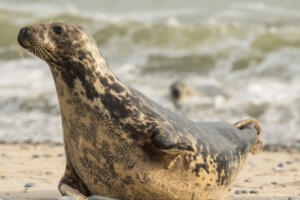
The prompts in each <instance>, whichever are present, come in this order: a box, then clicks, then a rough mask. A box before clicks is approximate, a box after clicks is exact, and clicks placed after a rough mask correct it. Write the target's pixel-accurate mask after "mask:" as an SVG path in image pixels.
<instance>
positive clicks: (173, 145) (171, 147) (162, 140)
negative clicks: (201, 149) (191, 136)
mask: <svg viewBox="0 0 300 200" xmlns="http://www.w3.org/2000/svg"><path fill="white" fill-rule="evenodd" d="M152 144H153V145H154V146H155V147H156V148H157V149H158V150H159V151H161V152H164V153H165V154H167V155H166V156H165V159H164V162H165V163H166V164H165V165H166V168H167V169H169V168H171V167H172V166H173V165H174V163H175V162H176V160H177V159H178V158H179V157H180V156H182V155H184V154H191V153H193V152H195V150H194V148H193V147H192V146H191V145H190V144H188V143H186V142H179V141H176V138H175V137H172V136H169V135H168V134H166V133H164V132H161V133H158V134H155V135H154V136H153V137H152Z"/></svg>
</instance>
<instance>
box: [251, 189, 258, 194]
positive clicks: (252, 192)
mask: <svg viewBox="0 0 300 200" xmlns="http://www.w3.org/2000/svg"><path fill="white" fill-rule="evenodd" d="M249 193H250V194H257V193H258V191H256V190H250V191H249Z"/></svg>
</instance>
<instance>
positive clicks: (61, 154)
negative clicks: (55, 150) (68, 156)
mask: <svg viewBox="0 0 300 200" xmlns="http://www.w3.org/2000/svg"><path fill="white" fill-rule="evenodd" d="M57 157H65V154H64V153H60V154H58V155H57Z"/></svg>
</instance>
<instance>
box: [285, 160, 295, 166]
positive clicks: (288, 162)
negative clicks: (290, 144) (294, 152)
mask: <svg viewBox="0 0 300 200" xmlns="http://www.w3.org/2000/svg"><path fill="white" fill-rule="evenodd" d="M285 164H287V165H290V164H293V162H292V161H286V162H285Z"/></svg>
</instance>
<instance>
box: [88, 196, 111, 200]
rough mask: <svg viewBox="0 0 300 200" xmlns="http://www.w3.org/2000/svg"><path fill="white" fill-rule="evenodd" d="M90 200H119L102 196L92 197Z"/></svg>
mask: <svg viewBox="0 0 300 200" xmlns="http://www.w3.org/2000/svg"><path fill="white" fill-rule="evenodd" d="M88 200H117V199H112V198H108V197H100V196H91V197H89V199H88Z"/></svg>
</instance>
